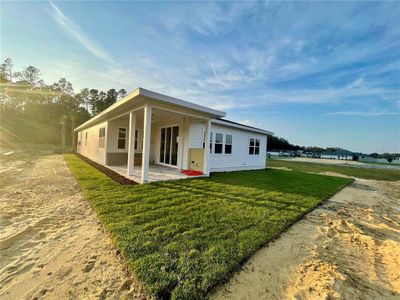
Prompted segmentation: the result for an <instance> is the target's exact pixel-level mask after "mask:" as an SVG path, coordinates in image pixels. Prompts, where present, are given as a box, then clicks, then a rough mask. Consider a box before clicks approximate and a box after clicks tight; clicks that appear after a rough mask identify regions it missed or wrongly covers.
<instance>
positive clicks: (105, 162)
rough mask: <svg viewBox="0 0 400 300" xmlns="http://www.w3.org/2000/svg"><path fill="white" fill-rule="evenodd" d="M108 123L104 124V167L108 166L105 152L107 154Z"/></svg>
mask: <svg viewBox="0 0 400 300" xmlns="http://www.w3.org/2000/svg"><path fill="white" fill-rule="evenodd" d="M109 124H110V123H109V121H108V120H107V122H106V132H105V137H104V139H105V141H104V155H105V158H104V164H105V165H106V166H108V155H107V152H108V137H109V136H110V135H109V134H108V130H109Z"/></svg>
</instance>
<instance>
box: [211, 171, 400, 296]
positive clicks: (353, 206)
mask: <svg viewBox="0 0 400 300" xmlns="http://www.w3.org/2000/svg"><path fill="white" fill-rule="evenodd" d="M211 299H400V182H383V181H372V180H359V179H357V180H356V181H355V182H354V183H353V184H351V185H350V186H348V187H346V188H344V189H343V190H342V191H340V192H339V193H337V194H336V195H334V196H333V197H332V198H331V199H329V200H328V201H327V202H325V204H324V205H322V206H320V207H319V208H317V209H315V210H314V211H313V212H311V213H310V214H308V215H307V216H306V217H305V218H304V219H302V220H301V221H300V222H298V223H296V224H295V225H293V226H292V227H291V228H290V229H289V230H288V231H287V232H285V233H284V234H282V236H281V237H280V238H279V239H277V240H275V241H274V242H272V243H270V244H269V245H268V246H267V247H264V248H262V249H261V250H259V251H258V252H257V253H256V254H255V255H254V256H253V257H251V258H250V259H249V260H248V262H247V263H245V265H244V266H243V268H242V270H241V271H240V272H238V273H236V274H235V275H234V276H233V277H232V279H231V280H230V281H229V282H228V283H226V284H224V285H221V286H219V287H217V288H216V289H214V291H213V293H212V295H211Z"/></svg>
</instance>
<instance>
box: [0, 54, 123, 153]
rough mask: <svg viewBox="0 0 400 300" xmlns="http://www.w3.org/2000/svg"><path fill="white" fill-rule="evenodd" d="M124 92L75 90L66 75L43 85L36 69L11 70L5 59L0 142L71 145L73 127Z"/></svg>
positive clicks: (0, 97) (0, 89) (1, 76)
mask: <svg viewBox="0 0 400 300" xmlns="http://www.w3.org/2000/svg"><path fill="white" fill-rule="evenodd" d="M125 95H126V90H125V89H120V90H116V89H109V90H108V91H100V90H98V89H89V88H84V89H81V90H80V91H79V92H75V91H74V89H73V86H72V84H71V82H69V81H68V80H67V79H65V78H60V79H59V80H58V81H57V82H54V83H52V84H46V83H45V82H44V81H43V79H42V78H41V72H40V70H39V69H38V68H36V67H34V66H28V67H26V68H24V69H22V70H19V71H14V70H13V63H12V60H11V59H10V58H7V59H5V60H4V62H3V63H2V64H1V65H0V122H1V123H0V130H1V132H0V134H1V137H0V139H1V140H0V142H1V144H2V145H3V146H7V145H11V144H14V143H15V144H18V143H27V144H29V143H32V144H53V145H61V146H68V145H73V143H74V138H73V129H74V128H75V127H77V126H78V125H80V124H82V123H84V122H85V121H87V120H88V119H90V118H91V117H93V116H95V115H97V114H99V113H100V112H102V111H103V110H105V109H106V108H107V107H109V106H110V105H112V104H114V103H115V102H116V101H117V100H119V99H121V98H123V97H125Z"/></svg>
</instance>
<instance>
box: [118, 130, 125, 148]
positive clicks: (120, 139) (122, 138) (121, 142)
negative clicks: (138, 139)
mask: <svg viewBox="0 0 400 300" xmlns="http://www.w3.org/2000/svg"><path fill="white" fill-rule="evenodd" d="M125 147H126V128H122V127H121V128H118V149H125Z"/></svg>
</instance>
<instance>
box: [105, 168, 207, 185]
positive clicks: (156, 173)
mask: <svg viewBox="0 0 400 300" xmlns="http://www.w3.org/2000/svg"><path fill="white" fill-rule="evenodd" d="M108 168H110V169H111V170H113V171H114V172H116V173H118V174H120V175H122V176H124V177H126V178H128V179H130V180H133V181H135V182H141V180H142V172H141V171H142V170H141V168H134V169H133V172H132V174H131V175H128V173H127V172H128V171H127V165H122V166H108ZM195 177H204V175H199V176H188V175H185V174H183V173H181V171H180V170H178V169H176V168H170V167H165V166H162V165H155V164H154V165H153V164H151V165H149V175H148V178H147V182H157V181H167V180H178V179H188V178H195Z"/></svg>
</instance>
